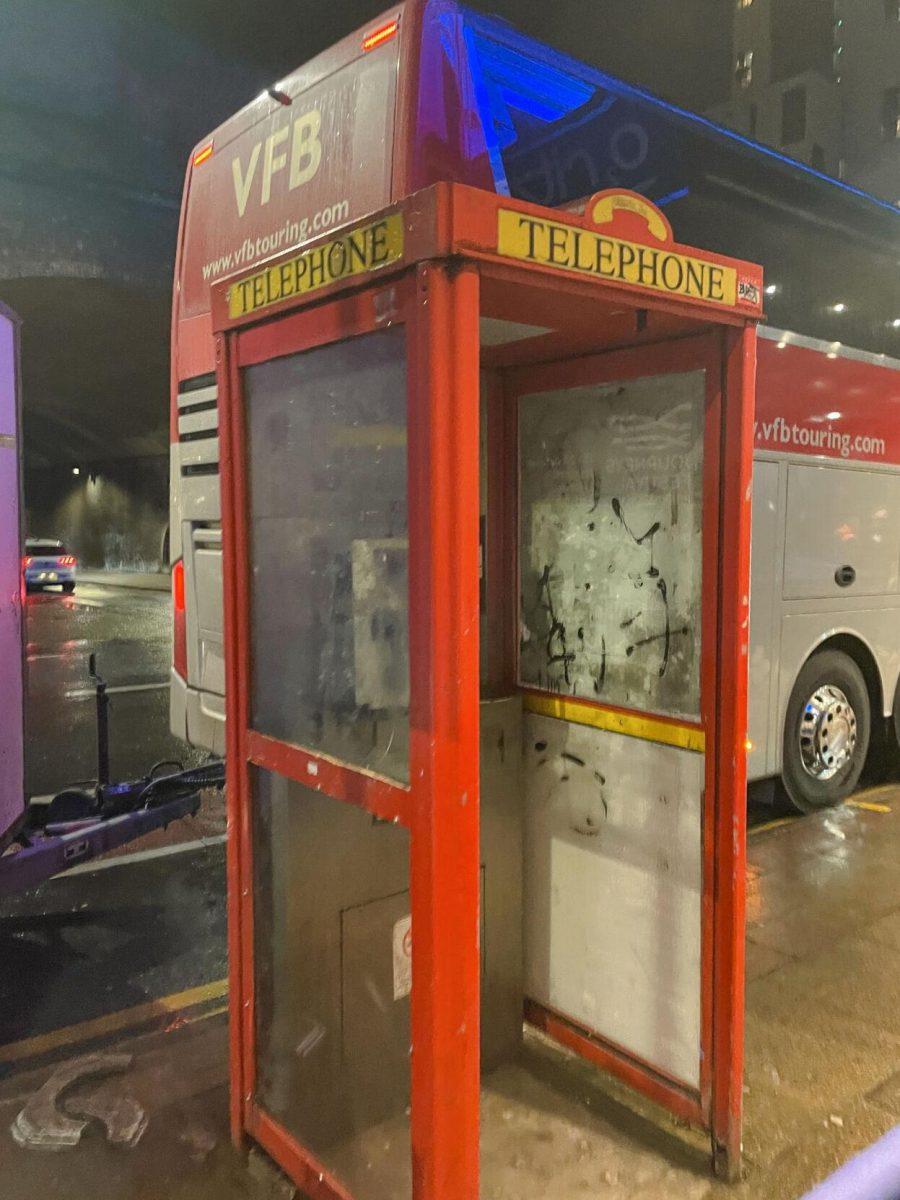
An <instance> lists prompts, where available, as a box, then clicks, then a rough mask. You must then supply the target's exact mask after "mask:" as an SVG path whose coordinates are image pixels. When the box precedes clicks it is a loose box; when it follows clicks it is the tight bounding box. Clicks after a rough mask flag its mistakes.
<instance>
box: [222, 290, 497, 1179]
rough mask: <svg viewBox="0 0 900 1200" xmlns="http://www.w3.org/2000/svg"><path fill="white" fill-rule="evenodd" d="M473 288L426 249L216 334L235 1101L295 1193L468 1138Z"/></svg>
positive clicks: (422, 1169) (429, 1172)
mask: <svg viewBox="0 0 900 1200" xmlns="http://www.w3.org/2000/svg"><path fill="white" fill-rule="evenodd" d="M476 289H477V277H475V276H474V274H472V273H466V272H456V273H455V275H454V277H453V278H452V279H448V278H447V277H446V275H445V273H444V272H443V271H441V270H440V269H438V268H423V269H421V270H420V271H419V274H418V278H413V277H411V276H407V277H405V278H404V279H401V280H399V281H396V282H394V283H390V284H388V285H387V286H385V287H379V288H375V287H373V288H371V289H367V290H365V291H363V292H361V293H357V294H356V295H355V296H352V297H349V298H346V299H341V300H335V301H332V302H330V303H328V304H326V305H324V306H320V307H317V308H310V309H307V310H300V311H297V312H295V313H293V314H290V315H287V316H285V317H283V318H280V319H278V320H276V321H274V322H269V323H267V324H265V325H261V326H257V327H252V328H250V329H248V330H246V331H244V332H242V333H240V334H239V335H238V336H237V337H236V338H235V339H233V341H231V342H230V343H229V352H228V353H229V363H228V366H227V368H226V370H227V372H228V376H229V387H228V391H229V395H230V398H231V399H230V402H229V403H230V420H229V433H228V434H227V436H228V437H229V438H230V446H231V450H230V451H229V452H228V453H227V454H226V455H225V456H224V457H225V459H226V462H227V464H228V466H227V467H226V470H228V469H231V467H230V464H232V463H233V471H234V478H233V480H232V481H231V484H230V486H229V487H228V488H227V489H226V491H227V493H228V494H230V496H231V498H232V499H231V502H232V504H233V514H232V518H233V519H232V523H231V524H230V525H229V528H230V529H231V530H232V532H233V537H231V538H229V539H226V549H227V550H228V553H229V554H230V555H231V561H232V562H233V563H234V571H233V572H232V571H230V570H229V572H228V575H229V578H230V577H232V576H233V579H234V589H233V591H231V592H230V593H229V604H230V605H231V610H230V611H231V612H232V614H233V616H232V619H231V630H232V633H233V634H234V636H235V637H236V640H237V648H236V650H235V651H234V652H233V654H232V659H231V661H232V663H233V664H234V666H235V671H234V673H233V675H232V676H230V678H229V689H230V690H229V705H230V708H229V735H230V736H231V737H232V738H233V739H235V740H233V742H232V748H231V749H230V751H229V755H230V757H231V755H232V753H233V755H234V761H236V762H238V763H240V772H241V776H240V778H238V780H237V786H238V790H239V791H240V793H241V796H242V798H241V801H240V803H239V804H238V817H239V820H240V821H241V822H242V824H243V826H244V830H243V839H242V841H241V842H240V844H239V846H238V853H237V857H238V858H239V860H240V861H239V864H238V874H239V877H240V883H239V886H238V890H237V906H236V907H237V910H238V914H239V926H240V937H239V944H238V945H235V943H234V942H233V943H232V950H233V952H235V951H236V952H237V954H238V955H239V957H240V960H241V973H240V995H241V997H242V1000H241V1003H242V1005H243V1012H242V1015H241V1019H242V1026H241V1033H240V1037H239V1039H238V1040H239V1042H240V1046H241V1051H242V1053H241V1064H240V1071H239V1076H238V1079H237V1082H236V1083H235V1078H234V1076H233V1094H236V1095H237V1104H238V1110H237V1114H238V1115H237V1116H236V1117H235V1124H236V1127H237V1128H239V1129H241V1130H243V1129H247V1130H249V1132H250V1133H251V1134H252V1135H253V1136H254V1137H256V1139H257V1140H258V1141H260V1142H262V1144H263V1145H264V1146H265V1147H266V1149H268V1150H269V1151H270V1153H272V1154H273V1155H274V1157H275V1158H276V1159H277V1160H278V1161H279V1162H280V1163H281V1165H282V1166H285V1167H286V1168H287V1169H289V1170H290V1172H291V1174H292V1175H293V1176H294V1178H295V1179H296V1180H297V1182H298V1183H300V1184H301V1185H302V1186H303V1187H304V1189H305V1190H306V1191H307V1192H308V1193H309V1194H310V1195H311V1196H312V1197H313V1198H314V1200H319V1198H320V1197H328V1198H329V1200H330V1198H334V1197H337V1198H339V1200H347V1198H348V1197H353V1200H376V1197H377V1198H378V1200H380V1198H381V1197H382V1196H387V1195H389V1196H390V1197H391V1200H403V1198H404V1197H408V1196H411V1195H412V1194H413V1192H414V1191H415V1194H416V1195H423V1196H425V1195H432V1194H435V1192H434V1189H435V1187H436V1184H435V1183H434V1180H435V1179H436V1178H437V1177H438V1176H439V1175H440V1176H441V1177H444V1176H446V1177H447V1178H449V1179H450V1180H451V1181H452V1179H453V1177H454V1173H460V1175H462V1174H464V1173H466V1172H468V1171H469V1170H470V1168H471V1161H470V1160H471V1156H472V1155H471V1152H472V1149H473V1147H474V1148H475V1150H476V1151H477V1088H478V1022H477V1019H475V1020H470V1021H469V1023H468V1025H467V1023H466V1019H465V1016H464V1014H469V1013H471V1012H473V1011H474V1012H475V1013H476V1014H477V1001H478V986H479V984H478V961H479V960H478V937H477V914H478V885H479V879H478V871H479V858H478V833H477V831H478V821H477V797H478V774H477V770H478V765H477V764H478V757H477V738H478V706H477V699H478V693H477V686H478V659H477V653H478V647H477V612H478V608H477V605H478V580H477V554H478V543H477V504H478V495H477V471H478V408H477V337H469V338H468V341H467V345H468V346H469V347H470V348H471V356H470V357H471V361H470V363H469V367H468V368H466V367H465V365H464V364H465V362H466V361H467V359H466V355H465V353H462V352H459V353H455V354H452V355H451V354H450V346H449V339H450V336H451V332H450V331H452V330H453V329H455V328H456V325H455V323H454V320H453V319H452V312H453V310H454V308H458V310H459V311H460V312H461V313H464V314H470V313H472V314H474V316H473V317H472V320H477V291H476ZM464 293H465V295H464ZM421 297H425V301H423V302H421V303H419V304H418V305H417V304H416V301H417V300H420V298H421ZM463 319H468V317H467V316H466V317H465V318H463ZM447 362H451V363H452V364H453V365H452V368H450V369H448V368H447V366H446V365H445V364H446V363H447ZM467 481H468V484H469V486H465V484H466V482H467ZM456 484H460V485H461V486H460V488H459V489H457V488H456V486H455V485H456ZM411 500H414V502H411ZM463 509H465V510H466V516H461V512H462V510H463ZM449 564H455V565H456V566H457V567H458V569H459V575H458V576H456V575H454V574H453V573H451V572H450V571H449V570H448V566H449ZM464 700H465V701H466V702H467V703H463V701H464ZM439 843H440V844H441V845H442V847H443V849H442V850H441V852H440V853H435V848H436V847H437V846H438V844H439ZM414 913H415V922H416V946H417V951H416V956H415V972H416V979H417V982H416V985H415V988H414V986H413V975H414V964H413V956H412V944H413V914H414ZM460 928H464V929H465V930H467V931H469V930H471V937H470V938H468V939H466V938H465V937H460V936H459V929H460ZM419 981H421V982H422V983H423V984H424V986H420V982H419ZM235 1088H237V1092H236V1093H235ZM448 1096H449V1097H450V1100H449V1101H448V1100H447V1099H446V1097H448ZM455 1106H459V1107H460V1110H461V1112H462V1114H463V1115H462V1116H461V1117H460V1119H459V1120H457V1119H455V1118H454V1119H453V1120H451V1121H450V1122H449V1123H447V1124H446V1128H444V1127H441V1128H440V1129H438V1128H436V1124H437V1116H436V1114H438V1109H439V1108H440V1115H443V1113H444V1112H446V1111H451V1112H452V1111H453V1110H454V1108H455ZM464 1129H467V1130H468V1135H464V1133H463V1131H464ZM466 1136H467V1137H468V1142H467V1151H466V1153H465V1154H464V1155H461V1154H460V1153H459V1152H458V1147H459V1144H460V1139H463V1140H464V1141H465V1140H466ZM413 1161H415V1163H416V1171H417V1175H416V1182H415V1185H414V1184H413V1178H412V1175H413V1171H412V1162H413ZM376 1180H377V1182H375V1181H376ZM453 1190H454V1189H453V1188H451V1192H452V1191H453Z"/></svg>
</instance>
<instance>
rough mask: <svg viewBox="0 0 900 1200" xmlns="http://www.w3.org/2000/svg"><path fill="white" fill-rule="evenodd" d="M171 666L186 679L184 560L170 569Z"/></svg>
mask: <svg viewBox="0 0 900 1200" xmlns="http://www.w3.org/2000/svg"><path fill="white" fill-rule="evenodd" d="M172 632H173V639H172V665H173V666H174V668H175V670H176V671H177V672H178V674H179V675H180V676H181V678H182V679H187V673H188V669H187V619H186V613H185V603H184V559H181V558H179V560H178V562H177V563H175V565H174V567H173V568H172Z"/></svg>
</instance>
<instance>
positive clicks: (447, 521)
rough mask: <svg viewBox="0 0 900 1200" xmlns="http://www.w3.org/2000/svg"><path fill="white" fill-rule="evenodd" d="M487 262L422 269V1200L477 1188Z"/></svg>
mask: <svg viewBox="0 0 900 1200" xmlns="http://www.w3.org/2000/svg"><path fill="white" fill-rule="evenodd" d="M478 296H479V288H478V274H477V271H476V270H475V269H474V268H473V267H467V268H464V269H462V270H459V269H454V268H453V267H452V266H451V265H449V264H440V265H437V264H435V263H426V264H424V265H423V266H422V267H420V268H419V272H418V280H417V293H416V312H415V317H414V320H413V323H412V328H413V336H412V338H411V345H410V352H411V353H410V387H411V404H410V417H409V464H410V471H409V480H410V483H409V495H410V516H409V531H410V656H411V664H412V680H411V685H412V686H411V714H410V721H411V763H410V765H411V768H412V786H413V792H414V795H415V793H418V795H417V796H416V798H415V803H414V805H413V813H412V839H411V857H412V862H411V889H410V890H411V901H412V928H413V945H414V949H413V956H412V962H413V991H412V1042H413V1046H412V1154H413V1195H414V1197H415V1200H477V1197H478V1131H479V1088H480V1065H479V989H480V978H479V976H480V951H479V944H478V943H479V875H480V852H479V812H478V808H479V797H478V725H479V708H478V705H479V694H478V509H479V503H478V406H479V394H478V384H479V380H478Z"/></svg>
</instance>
